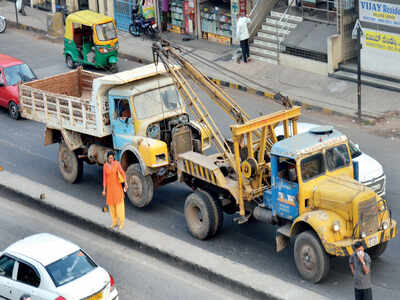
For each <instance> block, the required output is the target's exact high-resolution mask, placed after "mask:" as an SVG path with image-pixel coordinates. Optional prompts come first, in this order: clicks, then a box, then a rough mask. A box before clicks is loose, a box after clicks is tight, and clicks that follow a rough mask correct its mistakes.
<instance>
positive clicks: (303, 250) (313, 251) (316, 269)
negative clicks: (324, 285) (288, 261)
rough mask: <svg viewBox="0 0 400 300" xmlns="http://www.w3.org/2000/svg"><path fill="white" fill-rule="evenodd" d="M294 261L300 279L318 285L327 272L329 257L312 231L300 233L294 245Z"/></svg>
mask: <svg viewBox="0 0 400 300" xmlns="http://www.w3.org/2000/svg"><path fill="white" fill-rule="evenodd" d="M294 260H295V263H296V267H297V270H298V272H299V273H300V275H301V277H303V278H304V279H306V280H308V281H311V282H313V283H318V282H320V281H322V280H323V279H324V278H325V277H326V276H327V275H328V272H329V256H328V255H327V253H326V252H325V249H324V248H323V247H322V245H321V242H320V240H319V238H318V237H317V236H316V235H315V233H314V232H312V231H304V232H302V233H300V234H299V235H298V236H297V237H296V240H295V243H294Z"/></svg>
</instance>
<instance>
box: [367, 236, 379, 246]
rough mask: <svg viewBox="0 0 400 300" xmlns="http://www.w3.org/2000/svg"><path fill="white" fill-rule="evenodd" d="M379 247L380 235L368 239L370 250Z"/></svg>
mask: <svg viewBox="0 0 400 300" xmlns="http://www.w3.org/2000/svg"><path fill="white" fill-rule="evenodd" d="M376 245H378V235H374V236H372V237H370V238H369V239H368V248H369V247H373V246H376Z"/></svg>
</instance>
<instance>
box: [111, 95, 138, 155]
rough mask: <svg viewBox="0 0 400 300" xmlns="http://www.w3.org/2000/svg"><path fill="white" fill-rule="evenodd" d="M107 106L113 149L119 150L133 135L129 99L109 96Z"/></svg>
mask: <svg viewBox="0 0 400 300" xmlns="http://www.w3.org/2000/svg"><path fill="white" fill-rule="evenodd" d="M109 104H110V107H109V112H110V122H111V130H112V137H113V144H114V149H118V150H121V149H122V148H123V147H124V146H125V145H126V144H130V143H131V142H132V138H133V136H134V135H135V129H134V127H133V122H132V108H131V103H130V101H129V97H119V96H109Z"/></svg>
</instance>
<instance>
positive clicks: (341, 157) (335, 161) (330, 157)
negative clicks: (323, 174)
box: [325, 144, 350, 171]
mask: <svg viewBox="0 0 400 300" xmlns="http://www.w3.org/2000/svg"><path fill="white" fill-rule="evenodd" d="M325 157H326V165H327V166H328V170H329V171H333V170H336V169H339V168H343V167H346V166H348V165H349V163H350V157H349V152H348V151H347V147H346V145H344V144H343V145H339V146H335V147H333V148H330V149H327V150H326V152H325Z"/></svg>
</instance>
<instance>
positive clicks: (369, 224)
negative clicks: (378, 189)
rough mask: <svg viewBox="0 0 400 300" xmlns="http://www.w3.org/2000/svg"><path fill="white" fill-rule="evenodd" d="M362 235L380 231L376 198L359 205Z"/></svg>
mask: <svg viewBox="0 0 400 300" xmlns="http://www.w3.org/2000/svg"><path fill="white" fill-rule="evenodd" d="M358 216H359V219H358V220H359V224H360V234H361V233H362V232H364V233H365V234H366V235H370V234H373V233H375V232H377V231H378V229H379V226H378V207H377V204H376V199H375V197H373V198H371V199H369V200H366V201H363V202H360V203H359V204H358Z"/></svg>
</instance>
